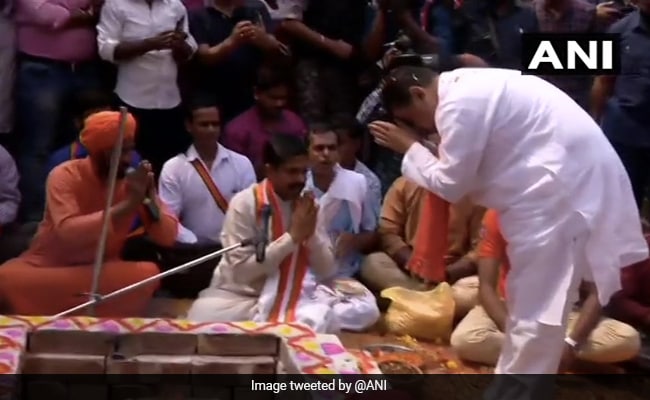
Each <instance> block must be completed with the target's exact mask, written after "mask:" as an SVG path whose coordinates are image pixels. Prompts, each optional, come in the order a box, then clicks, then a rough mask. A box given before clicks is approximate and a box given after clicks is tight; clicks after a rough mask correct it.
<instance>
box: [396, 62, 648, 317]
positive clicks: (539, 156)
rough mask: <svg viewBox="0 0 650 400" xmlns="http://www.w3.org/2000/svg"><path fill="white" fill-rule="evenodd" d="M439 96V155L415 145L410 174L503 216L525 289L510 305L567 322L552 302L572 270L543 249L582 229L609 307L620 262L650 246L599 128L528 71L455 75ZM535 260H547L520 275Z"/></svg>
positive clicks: (514, 285)
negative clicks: (469, 196) (537, 267)
mask: <svg viewBox="0 0 650 400" xmlns="http://www.w3.org/2000/svg"><path fill="white" fill-rule="evenodd" d="M438 97H439V103H438V106H437V108H436V110H435V120H436V125H437V128H438V131H439V133H440V138H441V143H440V146H439V157H436V156H434V155H433V154H432V153H431V152H430V151H429V150H427V149H426V148H425V147H424V146H422V145H421V144H414V145H413V146H412V147H411V148H410V149H409V150H408V151H407V153H406V154H405V156H404V161H403V164H402V173H403V174H404V176H405V177H407V178H408V179H410V180H412V181H414V182H415V183H417V184H418V185H420V186H423V187H425V188H427V189H428V190H430V191H432V192H434V193H436V194H438V195H439V196H441V197H443V198H445V199H446V200H447V201H449V202H451V203H455V202H457V201H458V200H459V199H460V198H461V197H463V196H465V195H466V194H470V195H471V197H472V198H473V200H474V202H475V203H476V204H480V205H482V206H485V207H488V208H493V209H495V210H497V212H499V219H500V224H501V230H502V233H503V236H504V238H505V239H506V241H507V242H508V256H509V257H510V259H511V262H512V272H511V274H510V275H509V276H508V285H509V286H508V297H509V298H514V297H515V294H514V289H517V291H521V292H522V296H520V297H519V299H521V300H520V302H518V304H515V305H513V307H514V306H516V307H517V309H514V308H513V309H511V310H510V311H511V312H512V313H513V314H519V315H523V314H527V315H530V314H531V313H533V314H534V313H538V317H539V320H540V321H545V323H549V324H556V323H558V324H559V322H560V321H561V320H562V318H561V315H560V313H559V312H558V310H559V311H561V309H560V308H558V307H555V306H554V305H553V304H551V302H550V301H551V300H549V299H553V302H555V299H560V298H561V297H562V296H566V294H567V293H566V292H563V290H560V289H558V291H557V292H553V291H552V290H551V289H550V288H560V287H561V286H562V285H564V283H562V285H560V282H565V283H566V280H567V275H568V274H570V273H571V267H570V266H569V265H566V264H565V263H556V262H554V261H555V260H553V259H552V257H555V255H549V254H544V255H543V257H540V256H539V255H540V254H543V253H542V252H543V249H544V248H545V243H550V242H555V241H557V240H558V238H566V242H567V249H569V247H568V246H569V244H570V243H571V242H572V239H571V238H576V237H578V236H582V235H584V236H586V243H585V245H584V246H583V247H582V248H581V249H579V251H580V252H581V253H583V254H582V256H584V257H586V258H587V259H588V264H589V268H590V271H589V273H590V274H591V275H592V276H593V279H594V281H595V283H596V285H597V287H598V294H599V300H600V302H601V304H607V303H608V301H609V297H610V296H611V295H612V294H613V293H614V292H615V291H617V290H619V289H620V268H622V267H623V266H626V265H630V264H632V263H634V262H638V261H641V260H643V259H644V258H646V257H647V254H648V250H647V244H646V242H645V240H644V239H643V235H642V234H641V227H640V220H639V216H638V211H637V209H636V206H635V202H634V197H633V195H632V188H631V184H630V181H629V178H628V177H627V174H626V172H625V169H624V168H623V165H622V163H621V161H620V159H619V158H618V156H617V154H616V152H615V151H614V149H613V148H612V146H611V145H610V144H609V142H608V140H607V138H606V137H605V136H604V135H603V132H602V131H601V130H600V128H599V127H598V125H597V124H596V123H595V122H594V121H593V119H592V118H591V117H590V116H589V114H587V113H586V112H585V111H584V110H583V109H582V108H580V106H578V105H577V104H576V103H575V102H574V101H573V100H572V99H571V98H570V97H569V96H567V95H566V94H565V93H564V92H562V91H561V90H560V89H558V88H556V87H555V86H553V85H552V84H550V83H548V82H546V81H544V80H543V79H541V78H539V77H536V76H532V75H522V74H521V73H520V72H519V71H512V70H505V69H492V68H476V69H468V68H465V69H457V70H455V71H451V72H445V73H442V74H441V75H440V77H439V87H438ZM578 220H580V221H581V222H580V223H577V222H574V221H578ZM563 250H566V249H563ZM527 251H528V252H527ZM522 254H525V255H526V257H527V260H525V261H526V262H522V261H524V258H526V257H524V256H521V255H522ZM531 254H537V255H538V256H537V257H533V256H532V255H531ZM544 257H546V259H542V258H544ZM515 258H517V260H516V261H515ZM534 262H538V263H539V262H541V263H542V264H544V265H543V267H541V268H540V269H538V270H536V271H535V272H530V273H529V272H528V271H526V272H522V273H519V271H525V269H526V268H528V265H527V264H529V265H532V264H533V263H534ZM515 263H517V264H518V265H515ZM565 286H566V285H565ZM511 289H513V290H511ZM511 293H513V294H512V296H511ZM509 307H510V306H509Z"/></svg>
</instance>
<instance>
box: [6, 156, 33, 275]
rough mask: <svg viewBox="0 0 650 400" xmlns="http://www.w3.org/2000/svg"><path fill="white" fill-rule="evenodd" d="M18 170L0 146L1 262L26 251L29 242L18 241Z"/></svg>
mask: <svg viewBox="0 0 650 400" xmlns="http://www.w3.org/2000/svg"><path fill="white" fill-rule="evenodd" d="M18 179H19V176H18V169H17V168H16V162H15V161H14V159H13V158H12V157H11V154H9V152H7V150H5V148H4V147H2V146H0V262H4V261H6V260H8V259H9V258H13V257H15V256H17V255H18V254H20V252H21V251H22V250H24V248H23V247H24V245H25V244H26V243H27V240H28V239H27V240H23V237H22V236H21V240H20V241H16V239H17V238H16V236H17V234H16V232H15V227H13V226H12V224H13V223H14V221H15V220H16V216H17V215H18V207H19V206H20V191H19V190H18Z"/></svg>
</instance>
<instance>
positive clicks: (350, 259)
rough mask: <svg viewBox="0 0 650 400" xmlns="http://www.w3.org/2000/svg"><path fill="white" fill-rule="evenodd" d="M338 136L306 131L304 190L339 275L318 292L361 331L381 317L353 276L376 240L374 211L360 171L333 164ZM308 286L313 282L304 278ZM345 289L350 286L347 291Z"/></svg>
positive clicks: (344, 323)
mask: <svg viewBox="0 0 650 400" xmlns="http://www.w3.org/2000/svg"><path fill="white" fill-rule="evenodd" d="M338 149H339V138H338V136H337V134H336V133H335V132H334V131H332V130H329V129H327V128H325V127H318V128H314V129H312V130H311V133H310V134H309V158H310V161H311V170H310V174H309V175H308V176H307V185H306V187H305V188H306V189H307V190H309V191H311V192H313V193H314V195H315V197H316V199H318V202H319V206H320V212H321V214H322V220H323V221H325V224H326V229H327V231H328V233H329V236H330V239H331V240H332V242H333V243H334V245H335V256H336V267H337V274H336V278H338V279H336V280H335V281H333V282H331V283H333V284H331V285H324V284H321V285H318V288H317V289H316V293H317V294H318V298H320V299H322V300H323V301H324V302H331V303H333V304H334V305H333V307H334V313H335V315H336V317H337V320H338V322H339V326H340V327H341V329H345V330H351V331H363V330H365V329H367V328H369V327H370V326H372V325H373V324H374V323H375V322H377V320H378V319H379V309H378V308H377V301H376V300H375V297H374V296H373V294H372V293H371V292H370V291H369V290H368V289H366V288H365V287H364V286H363V285H362V284H361V283H359V282H358V281H356V280H355V279H354V278H353V277H354V276H355V275H356V274H357V273H358V272H359V266H360V264H361V260H362V258H363V256H362V254H363V253H366V252H368V250H369V249H371V248H372V247H373V246H374V243H375V241H376V233H375V229H376V227H377V218H378V215H377V213H376V211H375V209H374V204H373V200H374V199H373V197H372V194H371V193H369V192H368V190H367V183H366V180H365V178H364V176H363V175H361V174H359V173H356V172H354V171H350V170H347V169H344V168H342V167H340V166H339V165H338V164H337V159H338ZM307 284H310V285H316V283H315V282H314V281H313V280H311V279H309V278H308V283H307ZM346 288H348V289H349V290H347V291H346Z"/></svg>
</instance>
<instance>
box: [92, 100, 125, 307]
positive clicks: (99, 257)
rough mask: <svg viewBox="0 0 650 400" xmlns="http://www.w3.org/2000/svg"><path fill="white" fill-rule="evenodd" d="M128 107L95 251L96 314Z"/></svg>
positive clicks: (113, 156)
mask: <svg viewBox="0 0 650 400" xmlns="http://www.w3.org/2000/svg"><path fill="white" fill-rule="evenodd" d="M127 116H128V113H127V110H126V107H120V122H119V131H118V137H117V141H116V142H115V147H114V148H113V153H112V154H111V166H110V170H109V172H108V196H106V207H105V208H104V221H103V223H102V230H101V233H100V236H99V243H98V245H97V252H96V253H95V264H94V266H93V279H92V286H91V288H90V293H89V294H88V302H89V303H90V304H89V306H90V309H89V313H90V315H91V316H92V315H95V307H94V306H95V303H96V301H95V300H96V299H97V298H98V296H99V293H98V291H99V281H100V278H101V274H102V267H103V264H104V254H105V253H106V240H107V239H108V226H109V224H110V218H111V216H110V209H111V206H112V205H113V197H114V195H115V185H116V183H117V169H118V166H119V164H120V157H121V156H122V144H123V142H124V131H125V130H126V120H127Z"/></svg>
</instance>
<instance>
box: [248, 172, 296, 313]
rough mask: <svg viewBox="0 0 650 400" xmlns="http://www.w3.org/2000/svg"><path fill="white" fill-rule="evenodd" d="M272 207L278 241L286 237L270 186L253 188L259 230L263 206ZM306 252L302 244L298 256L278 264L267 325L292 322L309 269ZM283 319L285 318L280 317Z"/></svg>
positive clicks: (273, 232) (274, 236)
mask: <svg viewBox="0 0 650 400" xmlns="http://www.w3.org/2000/svg"><path fill="white" fill-rule="evenodd" d="M266 205H269V206H270V207H271V240H277V239H278V238H279V237H280V236H282V235H283V234H285V233H286V229H285V227H284V222H283V221H282V210H281V209H280V205H279V204H278V199H277V197H276V195H275V192H274V191H273V186H272V185H271V182H269V181H268V180H266V179H265V180H264V181H262V182H261V183H259V184H257V186H255V208H256V210H257V223H258V226H261V225H262V212H263V208H264V206H266ZM308 260H309V257H308V252H307V248H306V247H305V245H304V244H301V245H300V247H299V248H298V250H297V252H294V253H292V254H290V255H288V256H287V257H286V258H285V259H284V260H283V261H282V263H281V264H280V277H279V280H278V292H277V296H276V298H275V301H274V303H273V307H272V308H271V313H270V315H269V321H271V322H294V321H295V320H296V308H297V305H298V300H299V299H300V294H301V291H302V286H303V281H304V279H305V275H306V274H307V269H308V266H309V261H308ZM283 315H284V318H282V316H283Z"/></svg>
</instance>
